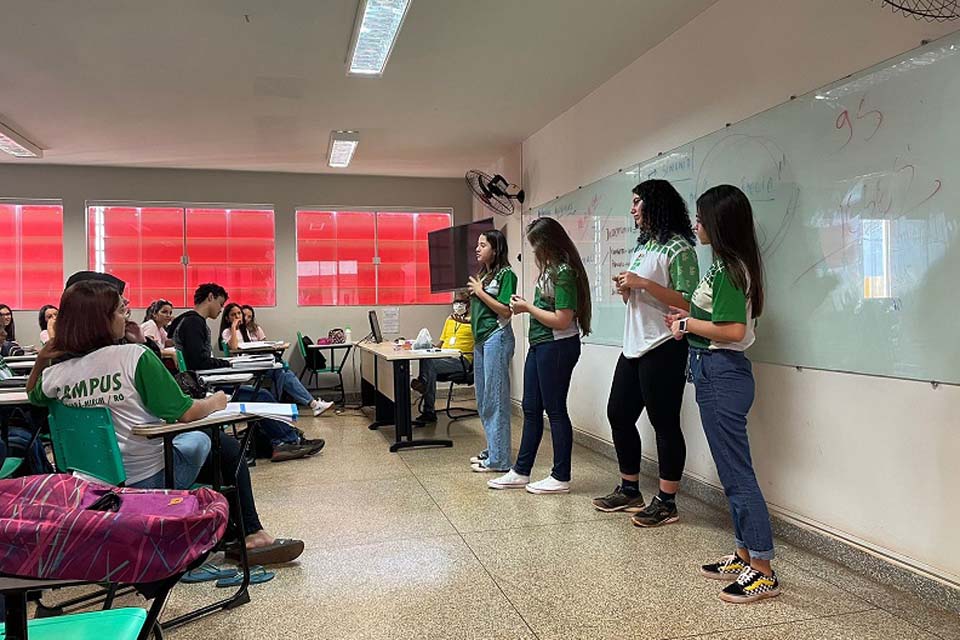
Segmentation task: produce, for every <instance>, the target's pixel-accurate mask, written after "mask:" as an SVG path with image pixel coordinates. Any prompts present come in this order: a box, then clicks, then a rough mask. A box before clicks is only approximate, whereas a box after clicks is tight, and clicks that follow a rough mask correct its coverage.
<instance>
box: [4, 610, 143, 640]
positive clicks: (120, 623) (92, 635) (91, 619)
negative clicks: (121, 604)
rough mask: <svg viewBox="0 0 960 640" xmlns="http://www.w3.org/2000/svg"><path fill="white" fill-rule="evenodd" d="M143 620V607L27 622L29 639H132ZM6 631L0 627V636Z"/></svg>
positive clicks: (138, 631) (136, 636)
mask: <svg viewBox="0 0 960 640" xmlns="http://www.w3.org/2000/svg"><path fill="white" fill-rule="evenodd" d="M146 620H147V611H146V609H139V608H134V607H127V608H123V609H108V610H106V611H91V612H89V613H75V614H71V615H66V616H57V617H55V618H40V619H35V620H30V621H28V622H27V635H28V638H29V640H63V639H64V638H70V640H103V639H104V638H111V639H116V640H136V638H138V637H139V636H140V632H141V630H142V629H143V625H144V622H146ZM3 638H6V634H5V632H4V630H3V628H2V626H0V639H3Z"/></svg>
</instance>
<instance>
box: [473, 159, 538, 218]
mask: <svg viewBox="0 0 960 640" xmlns="http://www.w3.org/2000/svg"><path fill="white" fill-rule="evenodd" d="M466 179H467V185H468V186H469V187H470V190H471V191H473V195H475V196H476V197H477V200H479V201H480V202H482V203H483V204H484V206H486V207H487V208H488V209H490V210H491V211H494V212H496V213H499V214H500V215H504V216H509V215H511V214H512V213H513V201H514V200H516V201H517V202H519V203H520V204H523V198H524V195H523V189H521V188H520V187H518V186H517V185H515V184H510V183H508V182H507V180H506V179H505V178H504V177H503V176H501V175H499V174H497V175H495V176H493V177H490V176H488V175H487V174H485V173H484V172H483V171H477V170H476V169H471V170H470V171H467V175H466Z"/></svg>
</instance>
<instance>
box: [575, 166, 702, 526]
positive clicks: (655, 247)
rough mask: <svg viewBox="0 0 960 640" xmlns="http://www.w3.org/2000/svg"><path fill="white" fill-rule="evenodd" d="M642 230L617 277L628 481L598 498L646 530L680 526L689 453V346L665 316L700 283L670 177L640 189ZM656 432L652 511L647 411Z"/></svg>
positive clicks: (686, 220) (602, 506)
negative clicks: (685, 417)
mask: <svg viewBox="0 0 960 640" xmlns="http://www.w3.org/2000/svg"><path fill="white" fill-rule="evenodd" d="M630 213H631V215H632V216H633V220H634V223H635V224H636V227H637V229H638V231H639V232H640V233H639V237H638V238H637V247H636V249H635V250H634V253H633V257H632V259H631V261H630V267H629V269H627V270H626V271H624V272H622V273H620V274H617V275H616V276H615V277H614V278H613V280H614V283H615V286H616V287H617V291H619V292H620V295H621V296H622V298H623V301H624V303H626V305H627V311H626V315H625V322H624V329H623V352H622V353H621V354H620V359H619V360H618V361H617V368H616V370H615V371H614V374H613V383H612V384H611V387H610V398H609V400H608V401H607V419H608V420H609V421H610V427H611V430H612V432H613V444H614V446H615V447H616V451H617V461H618V463H619V466H620V484H619V485H618V486H617V487H616V488H615V489H614V490H613V492H612V493H610V494H608V495H606V496H603V497H600V498H595V499H594V500H593V505H594V507H596V508H597V509H599V510H600V511H627V512H635V514H636V515H634V516H633V518H632V521H633V523H634V524H635V525H636V526H639V527H653V526H658V525H662V524H669V523H671V522H676V521H677V520H678V518H679V516H678V514H677V506H676V494H677V490H678V489H679V487H680V478H681V477H682V476H683V467H684V463H685V461H686V454H687V449H686V445H685V443H684V440H683V431H681V429H680V407H681V405H682V404H683V390H684V387H686V385H687V376H686V367H687V341H686V340H673V339H672V338H673V335H672V334H671V332H670V329H669V327H664V326H663V316H664V314H665V313H668V312H669V310H670V307H679V308H682V309H685V308H687V307H688V305H689V300H690V296H691V295H692V294H693V290H694V288H695V287H696V286H697V282H698V281H699V279H700V277H699V276H700V269H699V267H698V266H697V254H696V252H695V251H694V248H693V245H694V242H695V240H694V235H693V227H692V226H691V224H690V214H689V213H688V212H687V204H686V202H684V200H683V198H682V197H681V196H680V194H679V193H677V190H676V189H674V188H673V185H671V184H670V183H669V182H667V181H666V180H646V181H644V182H641V183H640V184H638V185H637V186H636V187H634V188H633V205H632V207H631V209H630ZM644 409H646V410H647V417H648V418H649V419H650V424H651V425H653V430H654V432H655V433H656V441H657V458H658V462H659V467H660V473H659V476H660V484H659V490H660V491H659V493H658V494H657V495H656V496H654V497H653V499H652V500H651V501H650V503H649V504H647V505H646V506H644V500H643V496H642V495H641V494H640V475H639V474H640V461H641V443H640V432H639V431H638V430H637V420H639V419H640V414H641V413H643V410H644Z"/></svg>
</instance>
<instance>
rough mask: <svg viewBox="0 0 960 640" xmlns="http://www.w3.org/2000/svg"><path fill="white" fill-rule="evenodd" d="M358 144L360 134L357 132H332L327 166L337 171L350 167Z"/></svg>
mask: <svg viewBox="0 0 960 640" xmlns="http://www.w3.org/2000/svg"><path fill="white" fill-rule="evenodd" d="M358 144H360V134H358V133H357V132H356V131H331V132H330V149H329V151H328V152H327V164H329V165H330V166H331V167H333V168H335V169H342V168H344V167H346V166H348V165H349V164H350V161H351V160H352V159H353V154H354V152H355V151H356V150H357V145H358Z"/></svg>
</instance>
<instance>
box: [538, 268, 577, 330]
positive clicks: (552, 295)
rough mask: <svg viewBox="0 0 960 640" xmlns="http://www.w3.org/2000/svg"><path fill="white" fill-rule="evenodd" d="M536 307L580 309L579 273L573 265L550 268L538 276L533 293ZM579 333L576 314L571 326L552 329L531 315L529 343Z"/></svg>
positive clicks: (552, 309)
mask: <svg viewBox="0 0 960 640" xmlns="http://www.w3.org/2000/svg"><path fill="white" fill-rule="evenodd" d="M533 306H535V307H537V308H538V309H543V310H545V311H556V310H558V309H573V310H574V311H576V309H577V274H576V272H574V270H573V267H571V266H570V265H568V264H561V265H559V266H557V267H550V268H548V269H546V270H545V271H544V272H543V273H541V274H540V277H539V278H538V279H537V289H536V291H534V294H533ZM578 335H580V323H579V322H577V318H576V316H574V318H573V322H571V323H570V326H569V327H567V328H566V329H564V330H563V331H560V330H559V329H551V328H550V327H548V326H546V325H545V324H543V323H541V322H540V321H539V320H537V319H536V318H534V317H533V316H532V315H531V316H530V331H529V332H528V333H527V336H528V338H529V339H530V344H540V343H541V342H550V341H552V340H562V339H563V338H571V337H573V336H578Z"/></svg>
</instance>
